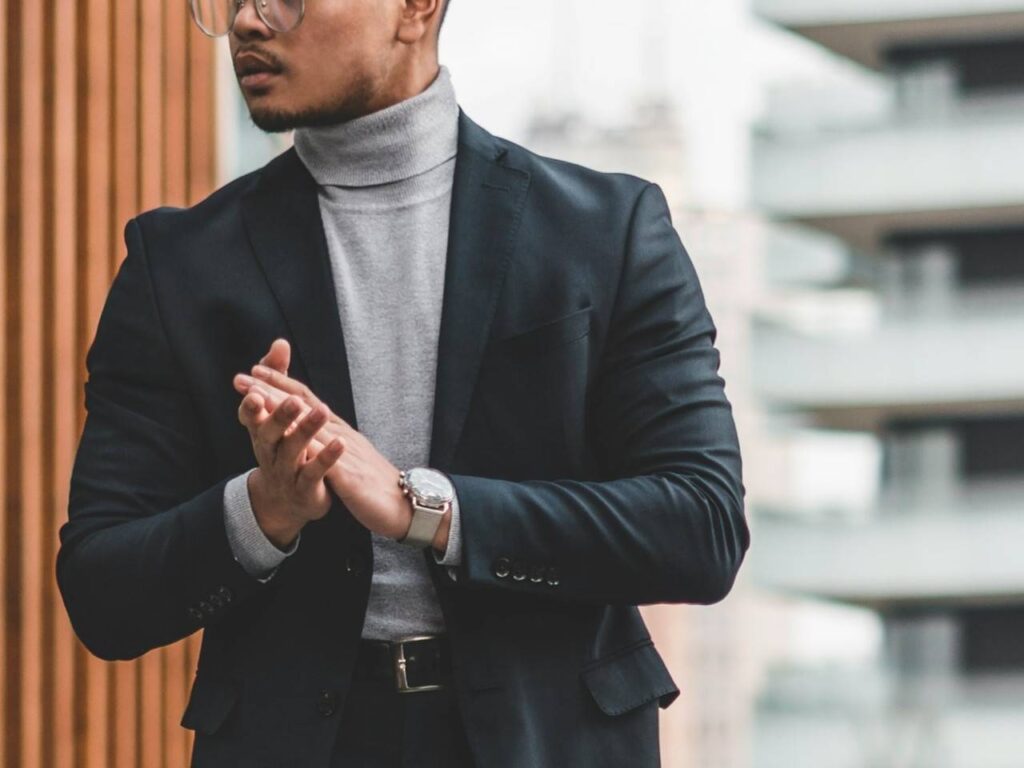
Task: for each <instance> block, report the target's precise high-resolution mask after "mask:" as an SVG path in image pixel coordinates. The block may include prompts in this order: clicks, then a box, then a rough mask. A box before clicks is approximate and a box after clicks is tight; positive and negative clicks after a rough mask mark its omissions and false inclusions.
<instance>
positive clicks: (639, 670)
mask: <svg viewBox="0 0 1024 768" xmlns="http://www.w3.org/2000/svg"><path fill="white" fill-rule="evenodd" d="M581 676H582V678H583V682H584V683H585V684H586V686H587V689H588V690H589V691H590V694H591V695H592V696H593V697H594V701H596V702H597V706H598V707H599V708H600V709H601V711H602V712H604V713H605V714H606V715H621V714H622V713H624V712H628V711H629V710H631V709H634V708H635V707H639V706H640V705H641V704H646V703H647V702H649V701H653V700H654V699H659V701H658V706H660V707H661V708H662V709H664V708H665V707H667V706H668V705H669V704H671V703H672V702H673V701H675V700H676V698H677V697H678V696H679V688H678V687H677V686H676V684H675V681H674V680H673V679H672V675H671V674H669V671H668V668H667V667H666V666H665V662H664V661H662V658H661V655H660V654H659V653H658V651H657V650H656V649H655V647H654V644H653V643H651V642H647V643H644V644H642V645H639V646H636V647H635V648H631V649H628V650H625V651H621V652H617V653H615V654H613V655H611V656H607V657H605V658H602V659H599V660H598V661H596V662H594V663H592V664H590V665H588V666H587V667H586V668H585V669H584V670H583V672H582V673H581Z"/></svg>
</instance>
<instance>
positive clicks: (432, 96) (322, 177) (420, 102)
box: [294, 66, 459, 186]
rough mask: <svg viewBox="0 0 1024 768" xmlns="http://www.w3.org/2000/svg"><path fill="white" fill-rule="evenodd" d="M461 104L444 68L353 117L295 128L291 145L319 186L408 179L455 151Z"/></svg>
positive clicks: (363, 184) (368, 183) (356, 184)
mask: <svg viewBox="0 0 1024 768" xmlns="http://www.w3.org/2000/svg"><path fill="white" fill-rule="evenodd" d="M458 116H459V107H458V103H457V102H456V100H455V91H454V88H453V87H452V83H451V77H450V74H449V72H448V70H447V68H446V67H444V66H441V67H438V69H437V71H436V73H435V74H434V77H433V78H432V80H430V82H428V84H427V85H426V86H425V87H424V88H423V89H422V90H420V91H419V92H417V93H415V94H414V95H412V96H410V97H408V98H405V99H402V100H400V101H397V102H395V103H393V104H390V105H389V106H387V107H384V108H383V109H378V110H375V111H373V112H370V113H368V114H365V115H362V116H360V117H357V118H354V119H352V120H346V121H344V122H340V123H335V124H333V125H327V126H314V127H302V128H297V129H296V130H295V134H294V141H295V150H296V152H297V153H298V155H299V158H300V159H301V160H302V162H303V163H304V164H305V165H306V167H307V168H308V169H309V171H310V173H311V174H312V176H313V178H314V179H315V180H316V181H317V183H318V184H321V185H327V184H331V185H340V186H367V185H371V184H384V183H388V182H393V181H398V180H400V179H405V178H409V177H411V176H415V175H418V174H420V173H424V172H426V171H428V170H430V169H431V168H435V167H437V166H438V165H440V164H441V163H443V162H445V161H446V160H449V159H450V158H451V157H452V156H454V155H455V152H456V148H457V144H458Z"/></svg>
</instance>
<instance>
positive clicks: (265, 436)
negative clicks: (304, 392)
mask: <svg viewBox="0 0 1024 768" xmlns="http://www.w3.org/2000/svg"><path fill="white" fill-rule="evenodd" d="M301 411H302V403H301V402H300V401H299V399H298V398H296V397H288V398H286V399H285V400H284V402H282V403H281V404H280V405H279V406H278V407H277V408H275V409H274V411H273V413H271V415H270V418H268V419H267V420H266V421H264V422H263V423H262V424H261V425H260V426H259V428H258V429H257V430H256V442H257V443H258V444H259V446H260V448H261V449H262V450H264V451H266V452H267V454H268V455H269V456H273V457H274V458H273V461H274V463H276V462H277V450H278V446H279V444H280V442H281V438H282V436H283V435H284V433H285V430H287V429H288V427H290V426H291V425H292V422H294V421H295V419H296V418H297V417H298V416H299V414H300V413H301Z"/></svg>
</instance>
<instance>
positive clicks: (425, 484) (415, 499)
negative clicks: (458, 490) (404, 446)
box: [398, 467, 455, 548]
mask: <svg viewBox="0 0 1024 768" xmlns="http://www.w3.org/2000/svg"><path fill="white" fill-rule="evenodd" d="M398 487H399V488H401V489H402V492H403V493H404V494H405V496H406V498H408V499H409V501H410V502H412V524H411V525H410V526H409V531H408V532H407V533H406V534H405V536H404V537H403V538H401V539H398V541H399V542H400V543H402V544H408V545H409V546H411V547H419V548H423V547H427V546H430V545H431V544H432V543H433V541H434V535H435V534H436V533H437V528H438V526H439V525H440V524H441V519H442V518H443V517H444V514H445V512H447V511H448V510H449V509H451V507H452V501H453V500H454V499H455V487H454V486H453V485H452V482H451V480H449V479H448V476H447V475H445V474H444V473H443V472H439V471H438V470H436V469H430V468H429V467H414V468H412V469H408V470H403V471H401V472H399V473H398Z"/></svg>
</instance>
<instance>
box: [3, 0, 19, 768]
mask: <svg viewBox="0 0 1024 768" xmlns="http://www.w3.org/2000/svg"><path fill="white" fill-rule="evenodd" d="M0 8H2V10H0V163H2V166H0V167H3V168H9V167H10V165H11V163H12V162H13V160H14V158H13V153H12V152H11V151H10V148H9V147H8V144H7V141H8V133H9V132H8V130H7V120H8V118H9V117H10V115H11V111H10V109H9V108H8V104H7V99H8V95H9V91H10V89H9V88H8V87H7V79H8V77H9V76H11V74H12V73H11V69H10V67H9V66H8V61H7V56H8V46H7V37H8V28H9V27H8V13H9V11H8V8H7V5H6V4H4V5H3V6H0ZM10 177H11V174H10V173H7V174H5V176H4V178H3V179H0V210H2V211H3V212H4V226H3V231H2V232H0V326H2V330H3V333H0V361H3V363H4V364H3V365H2V366H0V398H2V403H3V406H4V407H3V408H0V432H2V435H0V489H3V503H2V504H0V552H3V553H4V562H3V563H0V595H4V604H3V606H0V701H4V702H7V701H11V700H13V698H14V695H15V690H14V687H13V682H12V680H11V677H10V675H8V673H7V668H8V666H9V661H10V656H9V655H8V642H7V638H8V635H9V633H11V628H10V622H9V621H8V605H9V604H10V603H11V602H12V600H11V597H10V596H11V595H12V594H13V587H12V585H11V584H10V581H9V580H8V578H7V567H8V563H9V561H10V559H11V558H10V555H8V554H7V553H8V552H9V551H10V549H11V548H12V547H13V544H11V540H10V539H9V537H8V535H7V529H8V524H9V522H8V519H9V517H10V515H11V514H13V511H12V508H11V494H10V491H9V490H8V483H7V474H8V473H7V443H8V442H9V440H10V436H9V435H8V432H9V426H8V425H9V418H8V416H7V413H8V411H7V408H6V406H7V403H8V402H9V400H8V397H7V392H8V375H9V374H8V371H10V370H11V368H10V366H9V365H7V363H8V362H9V361H10V360H11V358H12V355H11V354H9V353H10V350H9V349H8V344H7V339H8V335H9V333H10V323H9V320H8V317H9V314H10V313H9V312H8V309H9V303H8V301H7V288H8V283H7V278H8V274H9V271H10V268H11V264H10V257H11V252H10V230H11V225H12V219H13V216H12V211H11V209H9V208H8V206H7V200H8V185H9V184H10ZM11 309H12V310H13V308H11ZM11 723H12V712H11V710H10V708H9V707H7V706H5V707H4V708H3V710H2V711H0V763H3V764H4V765H7V764H9V762H10V761H9V756H10V753H9V751H8V750H9V746H10V744H11V739H10V738H9V733H10V729H11Z"/></svg>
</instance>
